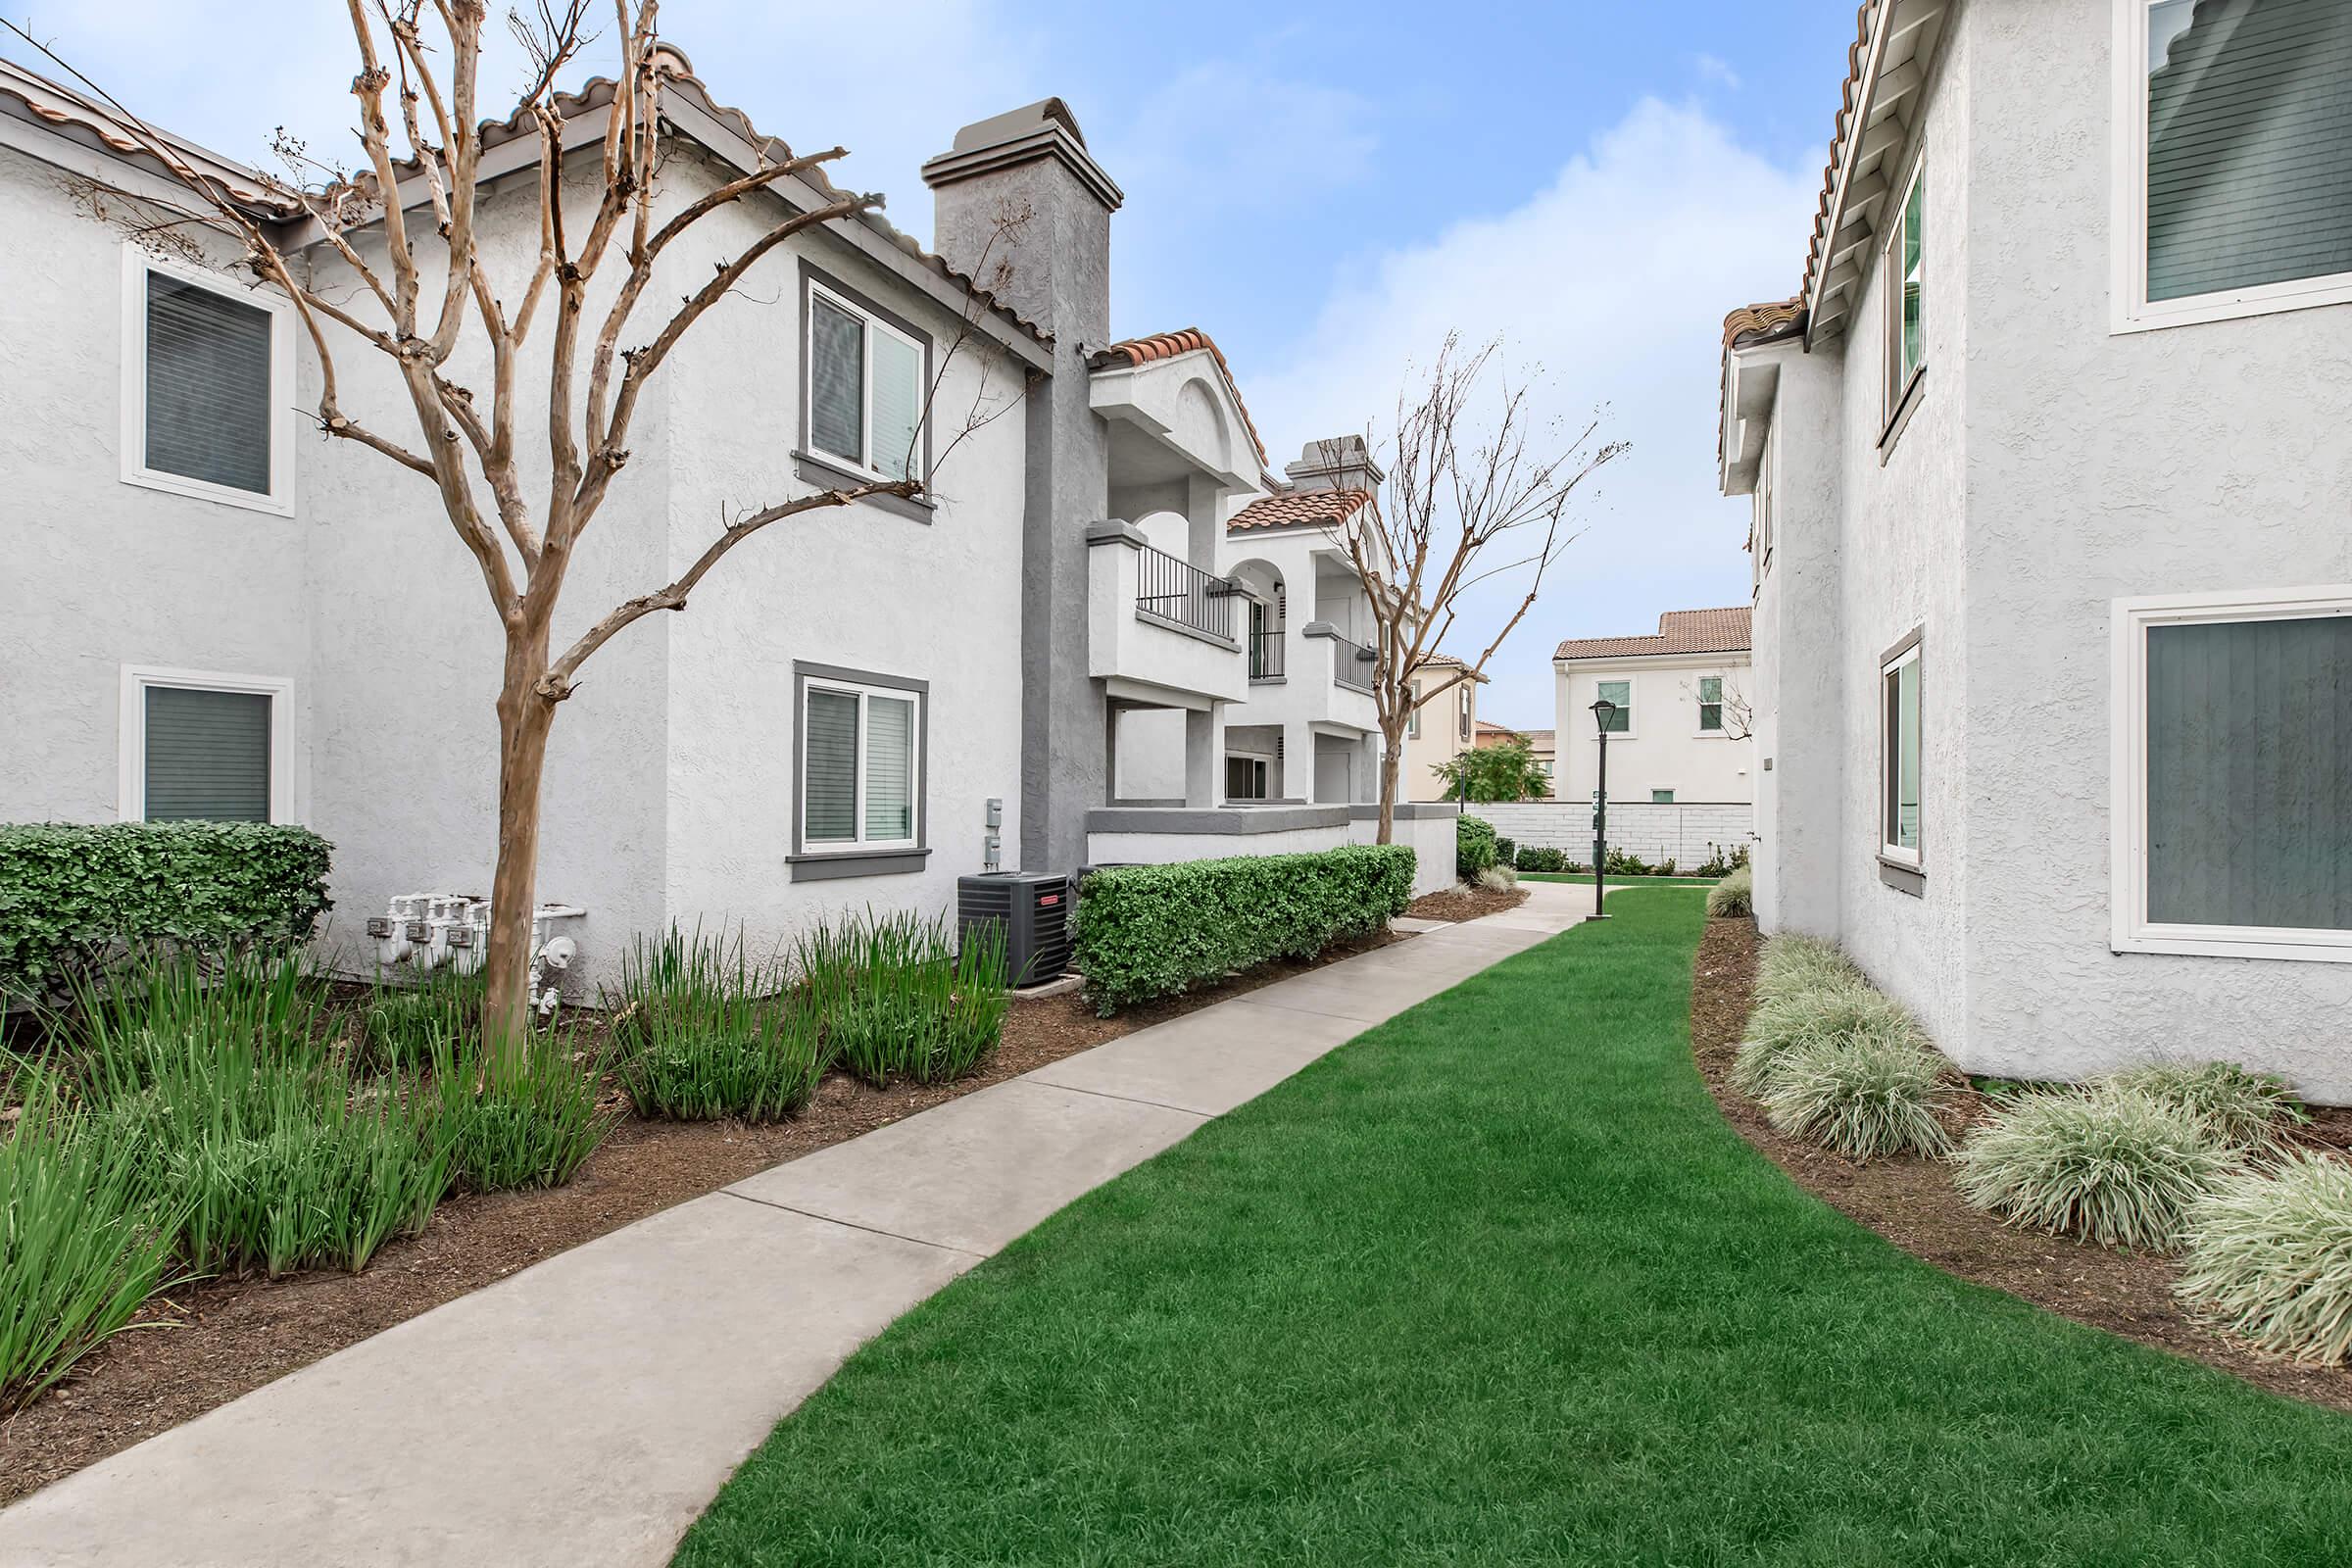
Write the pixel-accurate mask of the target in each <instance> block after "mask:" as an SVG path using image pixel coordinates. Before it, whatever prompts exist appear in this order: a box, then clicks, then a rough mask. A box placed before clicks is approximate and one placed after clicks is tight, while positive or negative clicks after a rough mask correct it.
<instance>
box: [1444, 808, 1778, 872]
mask: <svg viewBox="0 0 2352 1568" xmlns="http://www.w3.org/2000/svg"><path fill="white" fill-rule="evenodd" d="M1469 813H1470V815H1472V816H1479V817H1484V818H1486V820H1488V821H1490V822H1492V823H1494V824H1495V832H1497V833H1499V834H1501V835H1502V836H1503V837H1504V838H1506V839H1509V840H1511V841H1512V842H1513V843H1515V844H1532V845H1535V846H1537V847H1538V848H1540V849H1547V850H1559V851H1561V852H1562V853H1564V854H1565V855H1566V856H1567V857H1568V858H1570V859H1571V860H1577V861H1587V860H1590V859H1591V858H1592V856H1593V806H1592V803H1591V802H1589V801H1513V802H1508V803H1503V802H1490V803H1488V804H1487V805H1484V806H1480V805H1473V806H1471V807H1470V808H1469ZM1754 828H1755V809H1754V808H1753V807H1752V806H1750V805H1749V804H1748V803H1746V802H1745V801H1728V802H1700V801H1692V802H1690V803H1688V804H1684V803H1676V804H1674V805H1653V804H1651V803H1650V802H1647V801H1617V802H1613V803H1612V804H1611V805H1610V807H1609V847H1610V848H1611V849H1614V850H1623V851H1625V852H1626V853H1628V854H1630V855H1637V856H1640V857H1641V858H1642V859H1644V860H1648V861H1650V862H1651V863H1653V864H1654V863H1656V862H1657V861H1659V860H1663V859H1667V858H1672V859H1673V861H1674V863H1675V865H1676V866H1677V867H1678V868H1681V869H1685V870H1688V869H1689V868H1690V867H1691V866H1694V865H1696V864H1698V863H1699V862H1700V861H1701V860H1704V859H1706V858H1709V857H1710V856H1712V855H1713V854H1714V849H1713V848H1710V846H1714V847H1719V848H1721V849H1722V851H1723V852H1724V853H1725V854H1726V855H1729V854H1731V853H1733V852H1734V851H1736V850H1738V849H1739V848H1740V846H1741V845H1744V844H1748V843H1750V842H1752V839H1753V837H1754Z"/></svg>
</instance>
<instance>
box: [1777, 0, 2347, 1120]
mask: <svg viewBox="0 0 2352 1568" xmlns="http://www.w3.org/2000/svg"><path fill="white" fill-rule="evenodd" d="M2112 21H2113V12H2112V7H2111V6H2110V5H2109V4H2108V3H2107V0H1965V3H1964V4H1962V5H1960V6H1959V7H1958V8H1957V9H1956V11H1955V12H1954V13H1953V16H1952V19H1951V21H1950V22H1949V24H1948V25H1947V26H1946V29H1945V34H1944V39H1943V43H1942V45H1941V47H1940V49H1939V51H1938V59H1937V61H1936V65H1935V68H1934V70H1933V72H1932V73H1931V76H1930V80H1929V86H1928V90H1927V94H1926V108H1925V115H1924V118H1915V120H1914V122H1913V123H1914V125H1915V126H1918V127H1922V128H1923V133H1924V135H1925V137H1926V143H1927V147H1928V171H1929V173H1928V180H1929V203H1930V208H1929V211H1930V220H1929V225H1930V226H1929V232H1930V235H1931V242H1930V243H1931V252H1930V265H1929V270H1928V274H1927V290H1928V293H1927V322H1928V372H1927V377H1926V380H1925V382H1924V384H1923V387H1922V394H1923V396H1922V401H1921V402H1920V403H1919V405H1918V407H1917V409H1916V411H1915V413H1914V414H1913V416H1912V417H1911V419H1910V422H1909V423H1908V425H1907V426H1906V427H1905V428H1904V429H1903V431H1902V434H1901V436H1900V439H1899V440H1898V441H1897V442H1895V443H1894V445H1893V448H1892V450H1891V452H1889V453H1888V454H1887V457H1886V461H1885V462H1884V464H1883V465H1882V463H1881V454H1880V451H1879V447H1878V435H1879V427H1880V419H1881V414H1882V410H1881V394H1880V390H1879V381H1878V378H1879V375H1880V373H1881V370H1880V350H1879V342H1878V335H1877V333H1878V328H1879V322H1880V320H1881V315H1880V313H1881V312H1882V311H1883V310H1884V308H1885V307H1884V300H1883V297H1882V293H1881V280H1880V279H1879V278H1878V276H1877V275H1876V273H1875V269H1874V270H1873V274H1872V275H1871V276H1870V277H1869V278H1868V279H1867V283H1866V289H1865V293H1864V296H1863V298H1862V299H1861V301H1860V302H1859V305H1858V307H1857V309H1856V311H1855V313H1854V317H1853V320H1852V323H1851V326H1850V329H1849V330H1848V331H1847V332H1846V333H1845V334H1843V335H1842V336H1838V337H1835V338H1832V339H1829V340H1828V341H1826V342H1822V343H1817V344H1816V345H1815V350H1814V352H1813V353H1812V354H1811V355H1804V354H1802V353H1801V352H1799V351H1797V350H1794V349H1786V348H1785V349H1779V350H1774V351H1771V352H1773V353H1776V354H1778V355H1780V356H1781V357H1782V358H1783V362H1784V367H1783V378H1782V382H1781V386H1780V392H1779V400H1778V403H1777V406H1776V409H1775V416H1774V417H1775V419H1776V422H1777V424H1778V427H1779V443H1780V444H1779V447H1778V452H1779V455H1780V475H1781V482H1782V504H1781V508H1780V519H1781V525H1780V541H1779V546H1778V550H1777V552H1776V559H1775V562H1774V564H1773V569H1772V571H1771V572H1770V573H1768V574H1767V576H1766V578H1765V580H1764V581H1763V583H1762V584H1761V585H1760V587H1759V592H1758V598H1757V609H1758V618H1757V631H1758V643H1759V649H1758V663H1757V670H1758V679H1759V685H1760V687H1761V689H1762V691H1763V693H1764V694H1766V700H1765V701H1763V702H1761V703H1760V704H1759V726H1758V733H1759V741H1760V746H1761V750H1762V752H1763V754H1764V755H1766V756H1770V757H1773V758H1774V759H1775V767H1774V771H1773V772H1772V773H1770V774H1765V775H1761V788H1760V790H1759V807H1760V809H1759V817H1758V820H1759V827H1760V831H1761V832H1762V833H1763V835H1764V840H1765V843H1764V850H1763V865H1762V868H1761V874H1760V877H1759V913H1760V916H1761V918H1762V919H1763V920H1764V922H1765V924H1766V926H1767V928H1768V929H1798V930H1807V931H1814V932H1818V933H1821V934H1831V935H1836V936H1838V938H1839V939H1840V940H1842V941H1843V942H1844V943H1845V945H1846V947H1847V948H1848V950H1849V951H1851V952H1852V953H1853V954H1854V955H1855V956H1856V957H1857V958H1858V959H1859V960H1860V961H1861V962H1862V963H1863V965H1864V967H1865V968H1866V969H1868V970H1869V971H1870V973H1871V975H1872V977H1873V978H1874V979H1875V980H1877V981H1878V982H1879V984H1881V985H1882V986H1884V987H1885V988H1886V989H1887V990H1888V991H1889V992H1891V993H1893V994H1894V995H1895V996H1897V997H1899V998H1900V999H1901V1000H1902V1001H1904V1002H1905V1003H1906V1004H1908V1005H1911V1006H1912V1007H1914V1008H1915V1009H1917V1010H1918V1011H1919V1013H1920V1014H1921V1016H1922V1017H1923V1019H1925V1020H1926V1022H1927V1023H1928V1024H1929V1026H1930V1027H1931V1028H1932V1029H1933V1030H1934V1031H1935V1033H1936V1038H1937V1040H1938V1042H1939V1044H1940V1045H1941V1046H1942V1047H1943V1049H1944V1050H1945V1051H1946V1052H1947V1053H1948V1054H1951V1055H1952V1056H1953V1057H1954V1058H1955V1059H1956V1060H1958V1061H1959V1062H1960V1063H1961V1064H1962V1065H1963V1066H1966V1067H1968V1068H1970V1069H1971V1070H1975V1071H1983V1072H1997V1073H2014V1074H2020V1075H2031V1076H2049V1077H2080V1076H2083V1075H2087V1074H2090V1073H2093V1072H2096V1071H2099V1070H2102V1069H2105V1068H2110V1067H2113V1066H2116V1065H2119V1064H2122V1063H2125V1062H2129V1061H2131V1060H2135V1059H2143V1058H2148V1057H2157V1056H2193V1057H2210V1056H2214V1055H2223V1056H2228V1057H2230V1058H2232V1059H2236V1060H2240V1061H2243V1062H2246V1063H2248V1064H2249V1065H2253V1066H2256V1067H2262V1068H2268V1069H2273V1070H2277V1071H2279V1072H2282V1073H2284V1074H2286V1075H2287V1076H2288V1077H2289V1078H2290V1079H2291V1080H2293V1081H2294V1082H2295V1083H2296V1085H2297V1086H2298V1087H2299V1088H2300V1089H2301V1090H2302V1091H2303V1092H2304V1093H2306V1094H2307V1095H2310V1096H2312V1097H2313V1098H2315V1099H2321V1100H2327V1101H2335V1102H2343V1101H2352V1047H2347V1046H2346V1045H2345V1044H2344V1043H2343V1040H2342V1030H2341V1029H2340V1027H2339V1026H2338V1020H2340V1019H2341V1018H2342V1017H2343V1016H2344V1014H2345V1010H2346V1008H2347V1005H2352V965H2345V964H2338V963H2327V962H2293V961H2285V960H2275V959H2247V958H2226V957H2190V956H2170V955H2166V956H2156V955H2137V954H2132V955H2119V954H2116V953H2114V952H2113V951H2112V950H2111V946H2110V919H2111V914H2112V905H2111V892H2110V883H2109V877H2110V871H2111V867H2110V864H2109V859H2110V856H2109V831H2110V824H2111V821H2112V816H2113V810H2114V808H2115V801H2114V785H2115V782H2116V781H2115V780H2114V778H2113V777H2112V775H2111V768H2110V763H2109V746H2110V737H2111V727H2112V725H2113V723H2114V721H2115V717H2116V715H2115V711H2114V693H2113V690H2112V680H2111V675H2110V669H2109V636H2110V631H2111V601H2113V600H2114V599H2116V598H2119V597H2123V596H2129V595H2138V594H2157V593H2193V592H2203V591H2216V590H2224V589H2233V588H2245V589H2275V588H2288V587H2298V586H2308V585H2313V584H2323V583H2340V582H2344V581H2346V580H2352V531H2348V530H2347V529H2346V528H2345V526H2344V519H2345V502H2344V497H2345V496H2346V495H2347V494H2352V440H2347V439H2346V437H2345V434H2344V432H2345V430H2346V429H2347V428H2352V309H2348V308H2346V307H2342V306H2334V307H2327V308H2323V309H2317V310H2305V311H2298V312H2291V313H2284V314H2278V315H2273V316H2267V317H2253V318H2248V319H2239V320H2233V321H2221V322H2211V323H2204V324H2197V325H2190V326H2179V327H2171V328H2167V329H2163V330H2159V331H2152V332H2139V333H2126V334H2117V333H2114V332H2113V331H2112V330H2111V303H2112V302H2111V300H2110V297H2109V290H2110V285H2109V266H2110V261H2111V247H2112V246H2113V245H2114V244H2115V243H2117V242H2118V237H2117V236H2116V235H2115V234H2113V233H2112V231H2111V229H2112V224H2111V217H2110V202H2111V199H2112V191H2111V189H2110V180H2111V173H2110V156H2111V150H2112V147H2113V145H2114V138H2115V137H2116V136H2117V135H2118V134H2119V133H2129V130H2130V127H2118V126H2116V125H2114V124H2112V123H2111V118H2112V107H2111V100H2110V86H2111V69H2112V65H2113V61H2112V53H2111V51H2112V48H2113V39H2112ZM1902 167H1903V168H1904V169H1905V170H1906V171H1907V170H1908V168H1909V159H1908V156H1907V155H1906V157H1905V158H1904V160H1903V161H1902ZM1823 368H1835V369H1836V370H1837V371H1838V374H1839V376H1840V384H1839V385H1838V387H1837V388H1836V389H1835V390H1831V389H1829V388H1827V387H1825V386H1824V385H1823V384H1822V382H1823V376H1822V375H1821V371H1822V369H1823ZM1825 416H1826V417H1828V418H1830V419H1833V420H1834V421H1835V423H1836V430H1837V434H1836V437H1835V441H1834V448H1835V452H1836V463H1837V467H1838V471H1837V473H1836V475H1835V477H1834V479H1827V478H1825V477H1824V476H1823V475H1821V474H1819V473H1818V472H1816V471H1814V470H1813V465H1815V464H1816V463H1817V462H1818V460H1819V458H1820V456H1821V454H1822V452H1823V448H1824V444H1825V443H1824V435H1823V431H1822V429H1821V421H1822V420H1823V419H1824V417H1825ZM1800 492H1801V494H1800ZM1825 579H1826V580H1827V582H1828V583H1829V585H1830V591H1829V592H1827V593H1826V594H1825V593H1824V591H1823V588H1824V582H1825ZM1824 626H1827V627H1829V628H1831V629H1830V630H1829V631H1828V632H1827V633H1826V634H1825V632H1824V631H1823V630H1822V629H1821V628H1823V627H1824ZM1914 627H1918V628H1920V629H1921V630H1922V632H1923V637H1924V643H1923V646H1924V649H1925V656H1924V668H1925V676H1924V684H1923V691H1924V698H1925V724H1924V730H1925V753H1926V769H1925V786H1926V791H1925V799H1924V802H1923V815H1924V819H1925V828H1924V833H1925V839H1926V857H1927V875H1926V878H1925V883H1924V887H1923V888H1922V890H1921V896H1920V897H1917V898H1914V897H1911V896H1909V895H1907V894H1905V893H1902V892H1898V891H1896V890H1895V889H1894V888H1891V887H1888V886H1887V885H1886V884H1885V883H1884V882H1883V881H1882V879H1881V877H1880V875H1879V867H1878V865H1877V862H1876V858H1875V854H1874V848H1873V847H1874V844H1875V838H1876V832H1877V821H1878V800H1877V791H1878V781H1879V755H1880V738H1879V725H1880V715H1879V712H1878V705H1877V691H1878V680H1877V665H1878V660H1879V656H1880V654H1881V653H1882V652H1883V651H1884V650H1885V649H1886V648H1887V647H1888V646H1889V645H1890V644H1891V643H1893V642H1894V641H1895V639H1897V638H1898V637H1901V636H1902V635H1904V634H1905V633H1906V632H1908V631H1910V630H1911V629H1913V628H1914ZM1825 713H1826V714H1831V715H1835V719H1836V721H1835V722H1834V723H1832V724H1828V725H1824V724H1822V723H1820V722H1818V719H1819V718H1820V716H1821V715H1823V714H1825ZM1832 867H1834V868H1835V883H1834V886H1831V885H1825V877H1826V876H1827V874H1828V873H1829V871H1830V869H1831V868H1832Z"/></svg>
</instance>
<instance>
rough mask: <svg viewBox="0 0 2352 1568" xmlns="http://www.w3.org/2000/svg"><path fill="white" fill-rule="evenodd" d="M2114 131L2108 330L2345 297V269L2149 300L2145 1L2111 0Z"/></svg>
mask: <svg viewBox="0 0 2352 1568" xmlns="http://www.w3.org/2000/svg"><path fill="white" fill-rule="evenodd" d="M2114 6H2115V90H2114V115H2115V124H2114V134H2113V135H2111V136H2109V137H2108V146H2109V150H2110V156H2111V160H2112V168H2111V171H2110V173H2109V183H2110V186H2111V197H2112V199H2111V201H2110V204H2109V225H2108V250H2109V271H2110V281H2109V287H2108V294H2109V298H2110V300H2111V303H2112V310H2113V320H2112V322H2111V325H2110V332H2111V333H2112V334H2121V333H2126V332H2152V331H2157V330H2160V329H2161V328H2164V327H2168V326H2192V325H2195V324H2196V323H2198V322H2200V321H2229V320H2235V319H2238V318H2241V317H2247V316H2269V315H2273V314H2275V313H2278V312H2280V311H2301V310H2309V309H2310V308H2312V307H2313V306H2318V305H2341V304H2343V303H2344V302H2345V301H2347V300H2352V272H2330V273H2328V274H2327V275H2326V276H2323V277H2297V278H2289V279H2288V280H2286V281H2285V282H2282V283H2261V284H2257V285H2255V286H2253V287H2251V288H2237V289H2223V290H2219V291H2217V292H2215V293H2211V294H2191V295H2188V296H2186V297H2184V298H2181V299H2177V300H2150V299H2149V298H2148V0H2114Z"/></svg>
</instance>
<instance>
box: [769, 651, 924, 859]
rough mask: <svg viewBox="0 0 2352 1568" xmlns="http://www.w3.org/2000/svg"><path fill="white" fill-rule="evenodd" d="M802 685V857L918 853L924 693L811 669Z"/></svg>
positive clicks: (911, 686)
mask: <svg viewBox="0 0 2352 1568" xmlns="http://www.w3.org/2000/svg"><path fill="white" fill-rule="evenodd" d="M800 686H801V781H800V782H801V790H800V796H801V820H800V851H801V854H802V856H803V857H805V858H806V857H821V856H825V855H842V854H855V853H858V852H883V851H892V850H900V851H907V852H914V851H917V850H919V849H920V848H921V843H922V826H923V823H922V792H923V758H922V746H923V702H924V698H925V692H924V690H923V689H922V687H921V686H919V685H914V684H909V685H895V684H888V683H885V682H884V681H882V680H881V679H880V678H879V677H865V676H857V675H851V674H848V673H841V674H836V673H834V672H831V671H824V672H817V673H811V672H809V671H807V670H804V671H803V673H802V675H801V679H800ZM910 868H911V867H910Z"/></svg>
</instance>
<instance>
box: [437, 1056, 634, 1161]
mask: <svg viewBox="0 0 2352 1568" xmlns="http://www.w3.org/2000/svg"><path fill="white" fill-rule="evenodd" d="M431 1053H432V1063H433V1095H434V1100H435V1104H434V1107H433V1109H434V1115H435V1125H434V1134H435V1136H436V1137H438V1138H439V1139H440V1141H441V1142H442V1143H443V1144H445V1145H446V1146H447V1147H448V1149H449V1162H450V1179H451V1180H452V1181H453V1182H456V1183H458V1184H460V1185H462V1186H464V1187H466V1188H468V1189H470V1190H471V1191H473V1192H477V1193H503V1192H514V1191H517V1190H519V1189H522V1188H529V1187H561V1186H563V1185H564V1183H565V1182H567V1181H569V1180H571V1178H572V1176H573V1175H574V1173H576V1172H577V1171H578V1170H579V1168H580V1166H581V1165H582V1164H584V1163H586V1161H587V1159H588V1156H589V1155H590V1154H593V1153H595V1152H596V1147H597V1145H599V1144H601V1143H603V1142H604V1141H605V1134H607V1133H608V1132H610V1131H612V1129H613V1114H612V1113H611V1112H609V1111H607V1110H606V1109H605V1108H604V1107H603V1106H601V1105H600V1104H599V1103H598V1087H599V1085H600V1083H601V1082H602V1074H601V1071H600V1068H599V1063H598V1061H597V1059H596V1057H595V1056H594V1055H593V1054H582V1053H581V1052H580V1050H579V1049H578V1047H577V1045H576V1037H575V1036H574V1035H573V1034H572V1033H570V1032H569V1031H566V1032H564V1033H562V1034H556V1033H536V1034H533V1035H532V1036H531V1037H530V1038H529V1039H528V1040H526V1041H525V1042H524V1043H523V1050H522V1056H521V1059H520V1060H518V1061H514V1062H501V1063H498V1064H496V1065H495V1066H493V1064H492V1063H490V1062H489V1061H487V1060H486V1059H485V1057H484V1055H483V1053H482V1047H481V1035H480V1033H479V1032H478V1031H475V1030H472V1029H467V1030H466V1031H464V1032H463V1033H459V1034H452V1035H443V1036H441V1037H439V1038H438V1039H436V1040H435V1041H434V1042H433V1043H432V1046H431Z"/></svg>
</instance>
